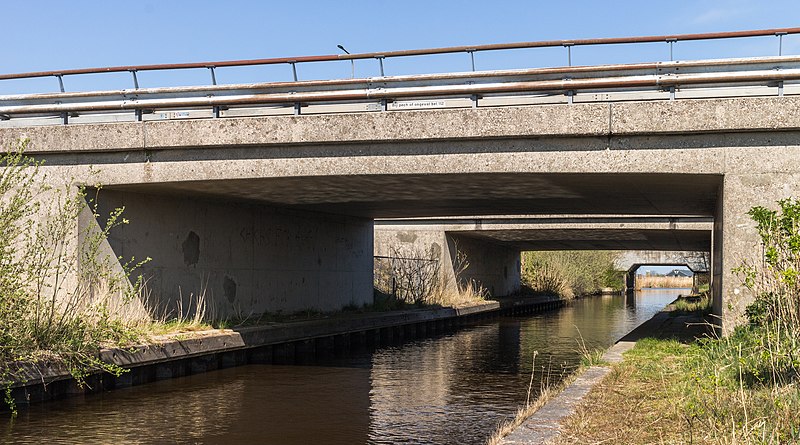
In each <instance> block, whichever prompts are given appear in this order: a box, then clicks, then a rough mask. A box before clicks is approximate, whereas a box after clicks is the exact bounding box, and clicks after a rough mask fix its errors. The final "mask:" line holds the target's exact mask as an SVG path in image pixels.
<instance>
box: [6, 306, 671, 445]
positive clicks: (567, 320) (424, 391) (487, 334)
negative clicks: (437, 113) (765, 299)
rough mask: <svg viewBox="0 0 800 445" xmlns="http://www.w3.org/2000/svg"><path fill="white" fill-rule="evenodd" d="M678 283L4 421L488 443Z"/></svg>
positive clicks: (57, 429)
mask: <svg viewBox="0 0 800 445" xmlns="http://www.w3.org/2000/svg"><path fill="white" fill-rule="evenodd" d="M679 292H680V291H679V290H650V291H644V292H642V293H637V294H636V295H635V296H632V297H627V298H626V297H622V296H604V297H594V298H587V299H583V300H579V301H576V302H574V303H573V304H572V305H570V306H569V307H566V308H564V309H561V310H558V311H554V312H549V313H545V314H539V315H534V316H527V317H508V318H501V319H496V320H491V321H486V322H484V323H481V324H477V325H474V326H471V327H467V328H463V329H460V330H458V331H457V332H453V333H450V334H446V335H440V336H437V337H435V338H429V339H422V340H417V341H412V342H408V343H405V344H403V345H400V346H394V347H384V348H380V349H378V350H375V351H371V352H368V351H365V352H362V353H352V354H350V355H348V356H347V357H345V358H338V359H335V360H330V361H327V362H325V363H317V364H314V365H309V366H277V365H248V366H242V367H238V368H230V369H225V370H220V371H214V372H209V373H205V374H199V375H194V376H189V377H185V378H179V379H173V380H166V381H161V382H156V383H152V384H148V385H142V386H137V387H132V388H127V389H121V390H117V391H112V392H107V393H103V394H97V395H92V396H87V397H84V398H78V399H68V400H64V401H59V402H54V403H50V404H44V405H38V406H35V407H33V408H32V409H29V410H26V411H23V412H21V413H20V415H19V416H18V417H17V418H16V419H15V420H13V421H8V420H6V419H3V420H2V422H4V424H0V425H2V426H0V443H15V444H40V443H45V444H162V443H165V444H167V443H204V444H236V443H246V444H250V443H252V444H307V443H319V444H364V443H369V444H384V443H385V444H396V443H430V444H470V443H473V444H480V443H483V442H484V440H485V438H486V437H487V436H488V435H489V434H490V433H491V432H492V431H493V429H494V428H495V426H496V425H497V424H498V423H499V422H500V421H502V420H503V419H505V418H507V417H509V416H511V415H512V414H513V413H514V412H515V410H516V408H517V407H518V406H519V405H520V404H522V403H524V401H525V397H526V390H527V387H528V382H529V379H530V376H531V368H532V365H533V363H532V357H533V353H534V351H538V354H537V357H536V362H535V372H534V376H535V383H534V385H533V386H534V389H536V388H538V387H539V386H540V384H541V381H542V380H543V379H544V380H548V379H549V380H550V381H555V380H558V379H559V378H561V376H562V375H563V374H564V372H567V371H569V370H571V369H573V368H574V367H575V366H576V365H577V363H578V362H579V354H578V352H577V351H578V343H577V339H579V338H580V337H581V336H582V337H583V339H584V341H585V343H586V345H587V346H588V347H589V348H593V347H602V348H605V347H608V346H610V345H611V344H612V343H613V342H614V341H615V340H617V339H619V338H620V337H621V336H623V335H624V334H625V333H627V332H628V331H630V330H631V329H633V328H634V327H636V326H637V325H639V324H640V323H642V322H643V321H645V320H647V319H649V318H650V317H651V316H652V315H653V314H655V313H656V312H658V311H659V310H660V309H661V308H662V307H664V306H665V305H666V304H667V303H669V302H671V301H672V300H673V299H674V298H675V297H676V295H677V294H678V293H679Z"/></svg>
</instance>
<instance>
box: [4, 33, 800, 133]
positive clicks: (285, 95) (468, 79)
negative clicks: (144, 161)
mask: <svg viewBox="0 0 800 445" xmlns="http://www.w3.org/2000/svg"><path fill="white" fill-rule="evenodd" d="M787 34H800V28H780V29H769V30H756V31H738V32H728V33H707V34H684V35H671V36H647V37H631V38H604V39H581V40H556V41H542V42H519V43H509V44H495V45H477V46H471V47H467V46H459V47H447V48H430V49H420V50H407V51H390V52H385V53H363V54H339V55H323V56H308V57H295V58H276V59H255V60H238V61H226V62H204V63H185V64H166V65H138V66H118V67H108V68H88V69H76V70H61V71H44V72H35V73H20V74H5V75H0V80H13V79H24V78H34V77H56V78H57V79H58V80H59V85H60V90H61V92H59V93H44V94H26V95H7V96H0V126H16V125H21V124H33V125H35V124H54V123H63V124H66V123H68V122H72V123H79V122H107V121H126V120H156V119H181V118H199V117H209V118H214V117H234V116H246V115H265V114H266V115H270V114H301V113H324V112H359V111H363V112H367V111H387V110H397V111H400V110H404V109H420V108H452V107H470V106H471V107H478V106H502V105H519V104H522V105H525V104H536V103H575V102H581V101H613V100H659V99H667V100H668V99H676V98H683V97H709V96H711V97H717V96H720V95H721V96H731V95H733V96H735V95H777V96H782V95H784V93H785V91H784V83H787V84H791V88H792V90H791V91H790V92H789V93H788V94H795V89H796V88H795V87H796V85H795V84H794V82H796V81H800V56H782V55H779V56H777V57H761V58H747V59H720V60H705V61H690V62H682V61H669V62H655V63H638V64H619V65H600V66H571V58H569V62H570V63H569V65H568V66H564V67H556V68H537V69H522V70H501V71H474V53H475V52H478V51H493V50H508V49H519V48H539V47H553V46H563V47H565V48H567V51H569V49H570V48H571V47H572V46H578V45H609V44H634V43H645V42H666V43H669V44H670V45H672V44H674V43H675V42H678V41H690V40H709V39H728V38H741V37H756V36H777V38H778V42H779V49H778V53H779V54H780V53H781V52H782V38H783V36H784V35H787ZM458 52H465V53H468V54H469V55H470V57H471V60H472V61H473V64H472V68H473V71H469V72H460V73H448V74H429V75H413V76H385V75H384V70H383V59H384V58H387V57H405V56H418V55H430V54H444V53H458ZM356 59H376V60H378V61H379V62H380V64H381V76H380V77H371V78H364V79H339V80H319V81H300V80H297V75H296V74H297V71H296V64H298V63H311V62H323V61H333V60H356ZM267 64H289V65H291V66H292V71H293V79H294V80H293V81H291V82H271V83H255V84H235V85H217V84H216V75H215V69H216V68H220V67H229V66H249V65H267ZM189 68H208V69H209V70H210V72H211V80H212V85H208V86H200V87H170V88H139V84H138V80H137V78H136V72H138V71H146V70H176V69H189ZM123 71H129V72H131V73H132V75H133V80H134V88H133V89H124V90H112V91H95V92H65V91H64V84H63V77H64V76H67V75H80V74H97V73H110V72H123ZM743 88H744V89H743ZM748 88H749V89H748ZM798 92H800V91H798ZM131 111H132V112H133V113H131ZM17 120H22V121H23V122H13V121H17Z"/></svg>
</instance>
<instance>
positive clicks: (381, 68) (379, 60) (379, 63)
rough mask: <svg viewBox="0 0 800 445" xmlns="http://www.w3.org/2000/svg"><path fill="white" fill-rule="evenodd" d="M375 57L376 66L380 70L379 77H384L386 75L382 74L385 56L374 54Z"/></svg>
mask: <svg viewBox="0 0 800 445" xmlns="http://www.w3.org/2000/svg"><path fill="white" fill-rule="evenodd" d="M375 58H376V59H378V66H379V67H380V70H381V77H386V75H385V74H383V59H385V57H384V56H375Z"/></svg>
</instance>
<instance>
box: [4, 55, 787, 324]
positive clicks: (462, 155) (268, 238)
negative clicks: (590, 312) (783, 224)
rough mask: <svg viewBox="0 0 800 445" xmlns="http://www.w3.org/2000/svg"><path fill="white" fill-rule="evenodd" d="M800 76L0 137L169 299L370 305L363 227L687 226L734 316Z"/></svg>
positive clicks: (245, 114)
mask: <svg viewBox="0 0 800 445" xmlns="http://www.w3.org/2000/svg"><path fill="white" fill-rule="evenodd" d="M776 68H779V69H776ZM709 71H711V73H710V74H709ZM645 72H647V73H649V74H643V73H645ZM680 73H685V74H680ZM565 76H570V79H569V80H566V81H565V80H563V78H564V77H565ZM554 78H557V79H562V80H559V81H554V80H553V79H554ZM612 78H613V79H612ZM581 79H583V80H581ZM598 79H599V80H598ZM797 79H800V57H795V56H781V57H770V58H759V59H736V60H727V61H699V62H664V63H659V64H648V65H647V66H643V65H636V66H604V67H563V68H558V69H540V70H520V71H513V72H511V71H509V72H471V73H456V74H452V75H430V76H405V77H403V76H399V77H395V78H389V77H385V78H380V79H378V80H376V79H352V80H346V81H340V82H338V83H337V82H330V81H327V82H328V83H327V84H325V83H324V82H306V83H304V82H298V83H294V84H292V85H287V84H286V83H284V84H270V85H266V84H259V85H254V86H242V85H237V86H222V85H220V86H209V87H202V88H201V87H187V88H180V89H173V90H170V89H150V90H147V89H137V90H135V91H133V90H125V91H115V92H95V93H53V94H40V95H30V96H21V95H20V96H13V97H9V96H6V97H0V115H2V116H3V117H4V119H6V120H4V121H2V125H1V126H0V143H2V144H3V145H9V144H12V143H14V141H16V140H18V139H19V138H28V139H30V141H31V143H30V147H29V154H33V155H35V156H36V157H38V158H41V159H43V160H44V161H45V167H44V168H43V170H44V171H45V172H46V173H47V174H48V175H49V178H50V180H52V181H54V182H58V183H60V182H61V181H63V180H69V179H73V178H74V181H75V182H79V183H80V182H84V183H87V184H93V183H101V184H103V185H104V187H103V190H102V192H101V194H100V200H99V204H100V207H101V209H102V210H108V209H112V208H114V207H117V206H121V205H124V206H125V212H126V215H127V218H128V219H130V220H131V224H130V225H127V226H124V227H121V228H119V229H118V230H115V231H114V232H113V234H112V237H111V238H110V240H109V246H108V248H109V249H110V252H113V254H114V255H115V256H122V257H130V256H135V257H137V258H143V257H147V256H149V257H152V258H153V260H152V261H151V262H150V263H148V264H147V265H145V266H144V271H145V273H146V274H148V275H149V276H150V288H151V290H152V291H153V292H154V294H155V295H158V296H160V298H162V299H164V300H166V301H171V300H175V299H178V298H185V297H186V295H188V294H189V293H192V292H200V291H201V288H202V287H206V288H207V291H208V294H209V295H210V296H211V297H212V298H213V299H214V301H216V302H217V303H218V305H219V308H218V310H219V311H221V313H235V312H263V311H275V310H284V311H292V310H300V309H305V308H311V307H313V308H316V309H321V310H330V309H336V308H340V307H341V306H343V305H345V304H349V303H354V304H362V303H367V302H370V301H371V300H372V285H373V283H372V268H373V252H374V239H375V238H374V234H373V229H374V224H373V221H374V220H375V219H376V218H420V217H421V218H437V217H450V216H470V217H474V216H476V215H477V216H481V215H560V216H561V217H563V216H570V215H595V216H597V217H604V216H609V215H648V216H656V217H666V218H673V217H683V216H689V217H701V218H708V219H709V220H710V221H713V223H711V224H713V230H712V242H711V243H710V246H709V245H708V244H704V246H705V247H704V248H703V249H700V250H709V249H710V250H711V252H712V258H713V264H712V270H713V275H714V283H715V286H714V297H715V311H716V312H717V313H718V314H721V315H722V316H723V319H724V321H725V323H735V322H736V320H737V319H738V317H739V316H740V315H741V312H742V309H743V308H744V305H745V304H746V303H747V301H748V298H749V297H748V296H747V293H746V292H743V289H741V285H740V283H739V282H738V280H737V279H736V278H735V277H734V276H733V274H732V272H731V269H732V268H733V267H735V266H737V265H738V264H740V262H741V261H742V260H744V259H748V258H749V259H752V258H755V256H757V255H758V249H757V248H756V247H755V246H756V245H757V243H758V239H757V237H756V233H755V231H754V229H753V224H752V223H751V222H750V221H749V219H748V217H747V215H746V212H747V210H748V209H749V208H750V207H751V206H754V205H766V206H769V205H772V204H773V203H774V202H775V201H776V200H777V199H781V198H785V197H788V196H797V195H798V193H799V192H800V190H799V189H800V185H798V184H800V181H799V180H800V161H799V160H800V97H798V96H796V95H795V94H797V93H800V86H798V85H797V84H796V81H797ZM379 81H380V82H379ZM289 83H290V84H291V82H289ZM378 83H379V84H380V85H377V84H378ZM454 85H456V86H454ZM362 87H363V88H362ZM359 88H361V89H359ZM632 88H638V90H637V89H632ZM377 90H380V91H381V92H380V94H379V95H377V96H376V95H375V94H377V93H375V91H377ZM354 91H355V92H354ZM356 92H357V93H358V94H356ZM212 93H213V94H212ZM245 93H247V94H245ZM301 93H302V94H301ZM373 93H375V94H373ZM209 94H211V95H212V96H213V97H212V96H209ZM187 95H188V96H187ZM133 96H136V97H133ZM732 96H736V97H732ZM442 97H445V99H441V98H442ZM176 98H177V99H176ZM415 101H416V102H415ZM278 103H280V104H283V105H280V106H278V105H274V104H278ZM375 103H377V104H378V106H377V108H376V107H373V106H372V105H370V104H375ZM392 103H393V104H395V105H394V106H391V104H392ZM226 104H227V105H226ZM325 107H328V108H325ZM451 107H455V108H451ZM324 110H328V111H331V113H330V114H313V115H312V114H310V113H323V112H324ZM343 110H344V111H348V112H342V111H343ZM359 110H361V111H363V112H354V111H359ZM297 112H299V115H296V113H297ZM287 114H291V115H287ZM304 114H308V115H304ZM200 117H208V118H205V119H201V118H200ZM54 122H55V123H58V125H46V124H50V123H54ZM81 122H83V123H82V124H80V125H78V123H81ZM63 123H69V125H63ZM94 171H96V172H94ZM93 172H94V173H93ZM81 224H83V225H87V224H96V222H95V221H93V220H90V219H87V218H84V219H83V220H82V221H81ZM537 230H538V229H537ZM537 230H529V231H528V234H529V235H530V234H532V233H535V232H537ZM578 232H581V230H578ZM687 232H688V231H687ZM520 233H522V232H520V231H519V230H516V231H515V229H511V228H510V227H506V229H504V230H500V231H499V232H498V233H497V234H492V235H491V236H496V237H501V236H505V237H510V236H512V235H513V234H520ZM561 233H568V232H566V231H562V232H561ZM585 233H588V231H586V232H585ZM460 236H463V238H464V239H468V238H471V239H473V240H475V244H476V246H478V245H481V246H482V245H485V243H484V241H485V237H486V236H490V235H489V234H486V233H482V234H481V233H477V232H476V233H473V234H471V235H470V234H466V233H465V234H462V235H460ZM526 236H527V235H526ZM647 236H650V238H646V239H645V240H641V241H642V243H643V245H644V244H647V243H651V244H652V245H655V244H657V243H658V242H659V237H661V239H662V241H663V239H664V237H667V238H668V237H669V236H672V235H670V234H668V233H660V234H657V233H656V231H655V230H654V231H652V232H651V233H650V234H649V235H647ZM687 236H688V235H687ZM481 237H483V238H484V239H482V238H481ZM686 239H687V240H688V239H689V238H686ZM522 241H526V242H529V241H531V240H530V239H522ZM687 242H688V241H687ZM558 243H560V244H558ZM558 243H553V244H551V246H552V247H553V248H561V246H566V245H569V243H568V242H566V241H565V240H563V239H562V240H561V241H559V242H558ZM462 245H463V244H462ZM630 245H631V246H632V245H633V244H630ZM670 246H671V247H669V250H695V249H689V248H684V247H680V243H671V244H670ZM643 248H646V247H643ZM506 250H508V249H506ZM509 251H510V250H509ZM487 255H489V256H491V255H494V253H491V252H490V253H487ZM509 258H510V257H509ZM179 290H180V293H179ZM180 295H182V296H183V297H181V296H180ZM728 303H730V306H729V305H728ZM723 307H725V308H727V307H731V308H732V310H725V311H723Z"/></svg>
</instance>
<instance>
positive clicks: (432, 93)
mask: <svg viewBox="0 0 800 445" xmlns="http://www.w3.org/2000/svg"><path fill="white" fill-rule="evenodd" d="M792 80H800V68H792V69H785V70H774V69H771V70H760V71H734V72H707V73H688V74H672V73H667V74H650V75H631V76H617V77H603V78H575V79H569V78H568V79H554V80H530V81H509V82H495V83H485V84H463V83H461V84H455V85H430V86H410V87H393V88H382V87H378V88H371V87H367V88H361V89H342V90H328V91H303V92H276V93H255V94H237V95H225V96H220V95H217V96H213V95H203V96H196V97H173V98H154V99H139V98H136V97H132V98H129V99H119V98H117V99H114V100H97V101H89V102H75V103H63V102H62V101H58V102H62V103H47V104H32V105H5V106H3V105H2V103H3V102H4V101H3V100H0V114H5V115H11V116H13V115H15V114H42V113H64V112H94V111H113V110H146V109H156V108H168V109H169V108H187V107H213V106H238V105H257V104H286V103H310V102H347V101H359V100H370V99H406V98H422V97H446V96H480V95H485V94H499V93H531V92H563V91H584V90H604V91H605V90H615V89H648V88H651V89H652V88H656V89H663V88H670V87H684V86H697V85H720V84H725V85H730V84H748V83H764V82H782V81H792Z"/></svg>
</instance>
